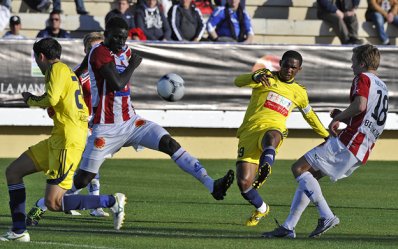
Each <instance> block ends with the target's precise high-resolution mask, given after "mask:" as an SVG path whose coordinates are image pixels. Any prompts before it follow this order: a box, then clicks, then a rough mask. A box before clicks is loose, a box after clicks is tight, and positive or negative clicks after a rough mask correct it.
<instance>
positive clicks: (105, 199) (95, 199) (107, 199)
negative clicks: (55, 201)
mask: <svg viewBox="0 0 398 249" xmlns="http://www.w3.org/2000/svg"><path fill="white" fill-rule="evenodd" d="M115 203H116V199H115V197H114V196H113V195H64V197H63V199H62V211H70V210H85V209H96V208H100V207H101V208H109V207H112V206H113V205H115Z"/></svg>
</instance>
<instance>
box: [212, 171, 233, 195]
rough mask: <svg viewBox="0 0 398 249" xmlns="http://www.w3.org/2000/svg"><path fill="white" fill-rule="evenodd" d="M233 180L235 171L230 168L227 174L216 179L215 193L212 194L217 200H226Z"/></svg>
mask: <svg viewBox="0 0 398 249" xmlns="http://www.w3.org/2000/svg"><path fill="white" fill-rule="evenodd" d="M233 182H234V171H233V170H231V169H230V170H228V172H227V174H226V175H225V176H223V177H222V178H220V179H217V180H215V181H214V188H213V193H211V195H212V196H213V197H214V199H216V200H224V196H226V195H227V190H228V189H229V187H231V184H232V183H233Z"/></svg>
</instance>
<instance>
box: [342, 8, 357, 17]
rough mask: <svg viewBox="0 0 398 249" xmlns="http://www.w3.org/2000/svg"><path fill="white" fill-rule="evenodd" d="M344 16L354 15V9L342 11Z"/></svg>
mask: <svg viewBox="0 0 398 249" xmlns="http://www.w3.org/2000/svg"><path fill="white" fill-rule="evenodd" d="M344 16H355V10H354V9H353V10H349V11H346V12H344Z"/></svg>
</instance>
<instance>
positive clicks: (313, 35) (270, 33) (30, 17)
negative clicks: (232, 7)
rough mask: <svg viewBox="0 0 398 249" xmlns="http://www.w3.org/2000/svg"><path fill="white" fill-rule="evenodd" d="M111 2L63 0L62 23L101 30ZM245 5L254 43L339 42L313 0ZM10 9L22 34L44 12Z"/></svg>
mask: <svg viewBox="0 0 398 249" xmlns="http://www.w3.org/2000/svg"><path fill="white" fill-rule="evenodd" d="M112 4H113V0H85V6H86V9H87V10H88V11H89V12H90V14H91V15H90V16H80V15H78V14H77V13H76V10H75V3H74V1H73V0H63V1H62V9H63V11H64V18H63V23H62V27H63V28H65V29H67V30H69V31H71V33H72V36H73V37H82V35H83V34H84V33H86V32H90V31H94V30H102V29H103V28H104V16H105V15H106V13H107V12H108V11H109V10H111V9H112ZM366 7H367V1H361V3H360V6H359V8H358V10H357V15H358V20H359V22H360V28H359V36H360V38H363V39H365V40H367V41H368V42H370V43H372V44H378V43H379V41H378V39H377V37H376V32H375V30H374V27H373V25H372V24H371V23H369V22H366V21H365V11H366ZM246 8H247V11H248V12H249V14H250V16H251V17H252V20H253V26H254V29H255V30H254V31H255V33H256V36H255V42H257V43H279V44H284V43H289V44H340V42H339V40H338V38H337V37H336V36H335V35H334V33H333V31H332V30H331V28H330V27H329V26H328V25H326V24H325V23H323V22H322V21H321V20H318V19H317V16H316V1H315V0H247V1H246ZM12 9H13V12H14V13H19V15H20V16H21V18H22V27H23V31H22V34H23V35H25V36H27V37H30V38H34V37H35V36H36V34H37V32H38V30H40V29H43V28H44V26H45V21H46V19H47V17H48V14H47V13H33V12H32V11H31V10H29V8H28V7H27V6H26V5H25V4H24V3H23V2H22V1H21V0H14V1H13V4H12ZM387 33H388V34H389V36H390V40H391V41H392V44H396V36H397V34H398V28H396V27H393V26H389V27H388V28H387Z"/></svg>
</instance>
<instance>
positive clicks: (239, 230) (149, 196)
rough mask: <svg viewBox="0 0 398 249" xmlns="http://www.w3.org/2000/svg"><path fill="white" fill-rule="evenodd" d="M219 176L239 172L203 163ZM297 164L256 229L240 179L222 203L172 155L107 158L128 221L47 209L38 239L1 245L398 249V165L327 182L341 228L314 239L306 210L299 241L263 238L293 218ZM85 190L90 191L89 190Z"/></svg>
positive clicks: (224, 164) (110, 182) (0, 162)
mask: <svg viewBox="0 0 398 249" xmlns="http://www.w3.org/2000/svg"><path fill="white" fill-rule="evenodd" d="M10 162H11V160H9V159H0V171H1V172H2V177H1V179H0V197H1V202H0V229H2V230H4V232H5V231H6V230H7V229H8V228H9V226H10V223H11V218H10V215H9V209H8V193H7V185H6V182H5V178H4V174H3V172H4V169H5V168H6V166H7V165H8V164H9V163H10ZM202 163H203V164H204V165H205V167H206V169H207V170H208V173H209V174H210V175H211V176H212V177H213V178H218V177H221V176H222V175H224V174H225V172H226V171H227V169H229V168H232V169H234V168H235V166H234V161H231V160H202ZM291 164H292V162H291V161H281V160H280V161H277V163H276V165H275V166H274V167H273V174H272V176H271V177H270V179H269V180H268V181H267V183H266V184H265V185H264V186H263V187H262V188H261V189H260V193H261V195H262V196H263V198H264V200H265V201H266V202H267V203H268V204H270V206H271V213H270V215H269V217H267V218H266V219H264V220H263V221H261V222H260V224H259V225H258V226H257V227H252V228H249V227H245V226H243V223H244V221H245V219H246V218H247V217H248V216H249V215H250V213H251V212H252V210H253V207H251V206H250V205H249V204H247V203H246V201H245V200H243V198H242V197H241V195H240V193H239V191H238V187H237V186H236V184H234V185H233V186H232V187H231V189H230V191H229V192H228V195H227V197H226V199H225V200H224V201H215V200H214V199H213V198H212V197H211V195H210V194H209V193H208V192H207V190H206V189H205V187H203V186H202V185H201V184H200V183H199V182H197V181H196V180H195V179H194V178H192V177H191V176H189V175H187V174H186V173H184V172H182V171H181V170H180V169H179V168H178V167H177V166H175V165H174V164H173V163H172V161H171V160H108V161H106V163H105V164H104V165H103V166H102V168H101V174H102V178H101V184H102V185H101V192H102V193H104V194H105V193H115V192H122V193H125V194H126V195H127V197H128V204H127V206H126V221H125V225H124V227H123V228H122V230H120V231H115V230H113V221H112V218H111V217H108V218H94V217H90V216H89V215H88V211H83V212H82V213H83V215H82V216H68V215H65V214H63V213H51V212H47V213H46V215H45V217H44V218H43V220H41V222H40V224H39V226H37V227H32V228H30V229H29V233H30V235H31V240H32V242H31V243H28V244H22V243H9V242H0V248H1V249H3V248H7V249H8V248H9V249H14V248H41V249H43V248H57V249H61V248H100V249H105V248H184V249H185V248H244V249H246V248H267V249H269V248H295V249H301V248H305V249H312V248H317V249H320V248H361V249H363V248H372V249H373V248H397V247H398V231H397V228H398V225H397V223H398V184H397V178H398V177H397V176H398V163H397V162H369V163H368V165H366V166H365V167H362V168H360V169H358V170H357V171H356V172H355V173H354V175H353V176H351V177H349V178H347V179H344V180H341V181H339V182H337V183H331V182H330V181H329V180H328V179H326V178H325V179H322V180H321V185H322V189H323V193H324V195H325V197H326V199H327V201H328V203H329V204H330V206H331V207H332V210H333V211H334V212H335V213H336V214H337V215H338V216H339V218H340V220H341V223H340V226H338V227H336V228H334V229H332V230H330V231H329V232H328V233H326V234H324V235H323V236H322V237H321V238H319V239H308V238H307V236H308V234H309V233H310V232H311V231H312V230H313V229H314V228H315V226H316V223H317V219H318V214H317V211H316V209H315V208H314V207H313V206H310V207H309V208H307V210H306V212H305V213H304V214H303V216H302V218H301V221H300V222H299V224H298V226H297V227H296V232H297V236H298V238H297V239H295V240H286V239H271V240H270V239H262V238H260V237H259V236H260V234H261V233H262V232H264V231H269V230H273V229H274V228H275V222H274V218H277V219H278V220H279V221H280V222H283V220H284V219H285V218H286V216H287V214H288V212H289V208H290V201H291V199H292V197H293V194H294V191H295V188H296V185H297V184H296V182H295V180H294V179H293V177H292V175H291V173H290V165H291ZM25 185H26V187H27V196H28V197H27V207H26V208H27V211H29V209H30V207H31V206H32V205H33V204H34V202H35V201H36V200H37V199H38V198H39V197H41V196H42V195H43V192H44V186H45V177H44V175H43V174H42V173H38V174H35V175H32V176H28V177H26V179H25ZM84 193H85V191H84Z"/></svg>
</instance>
